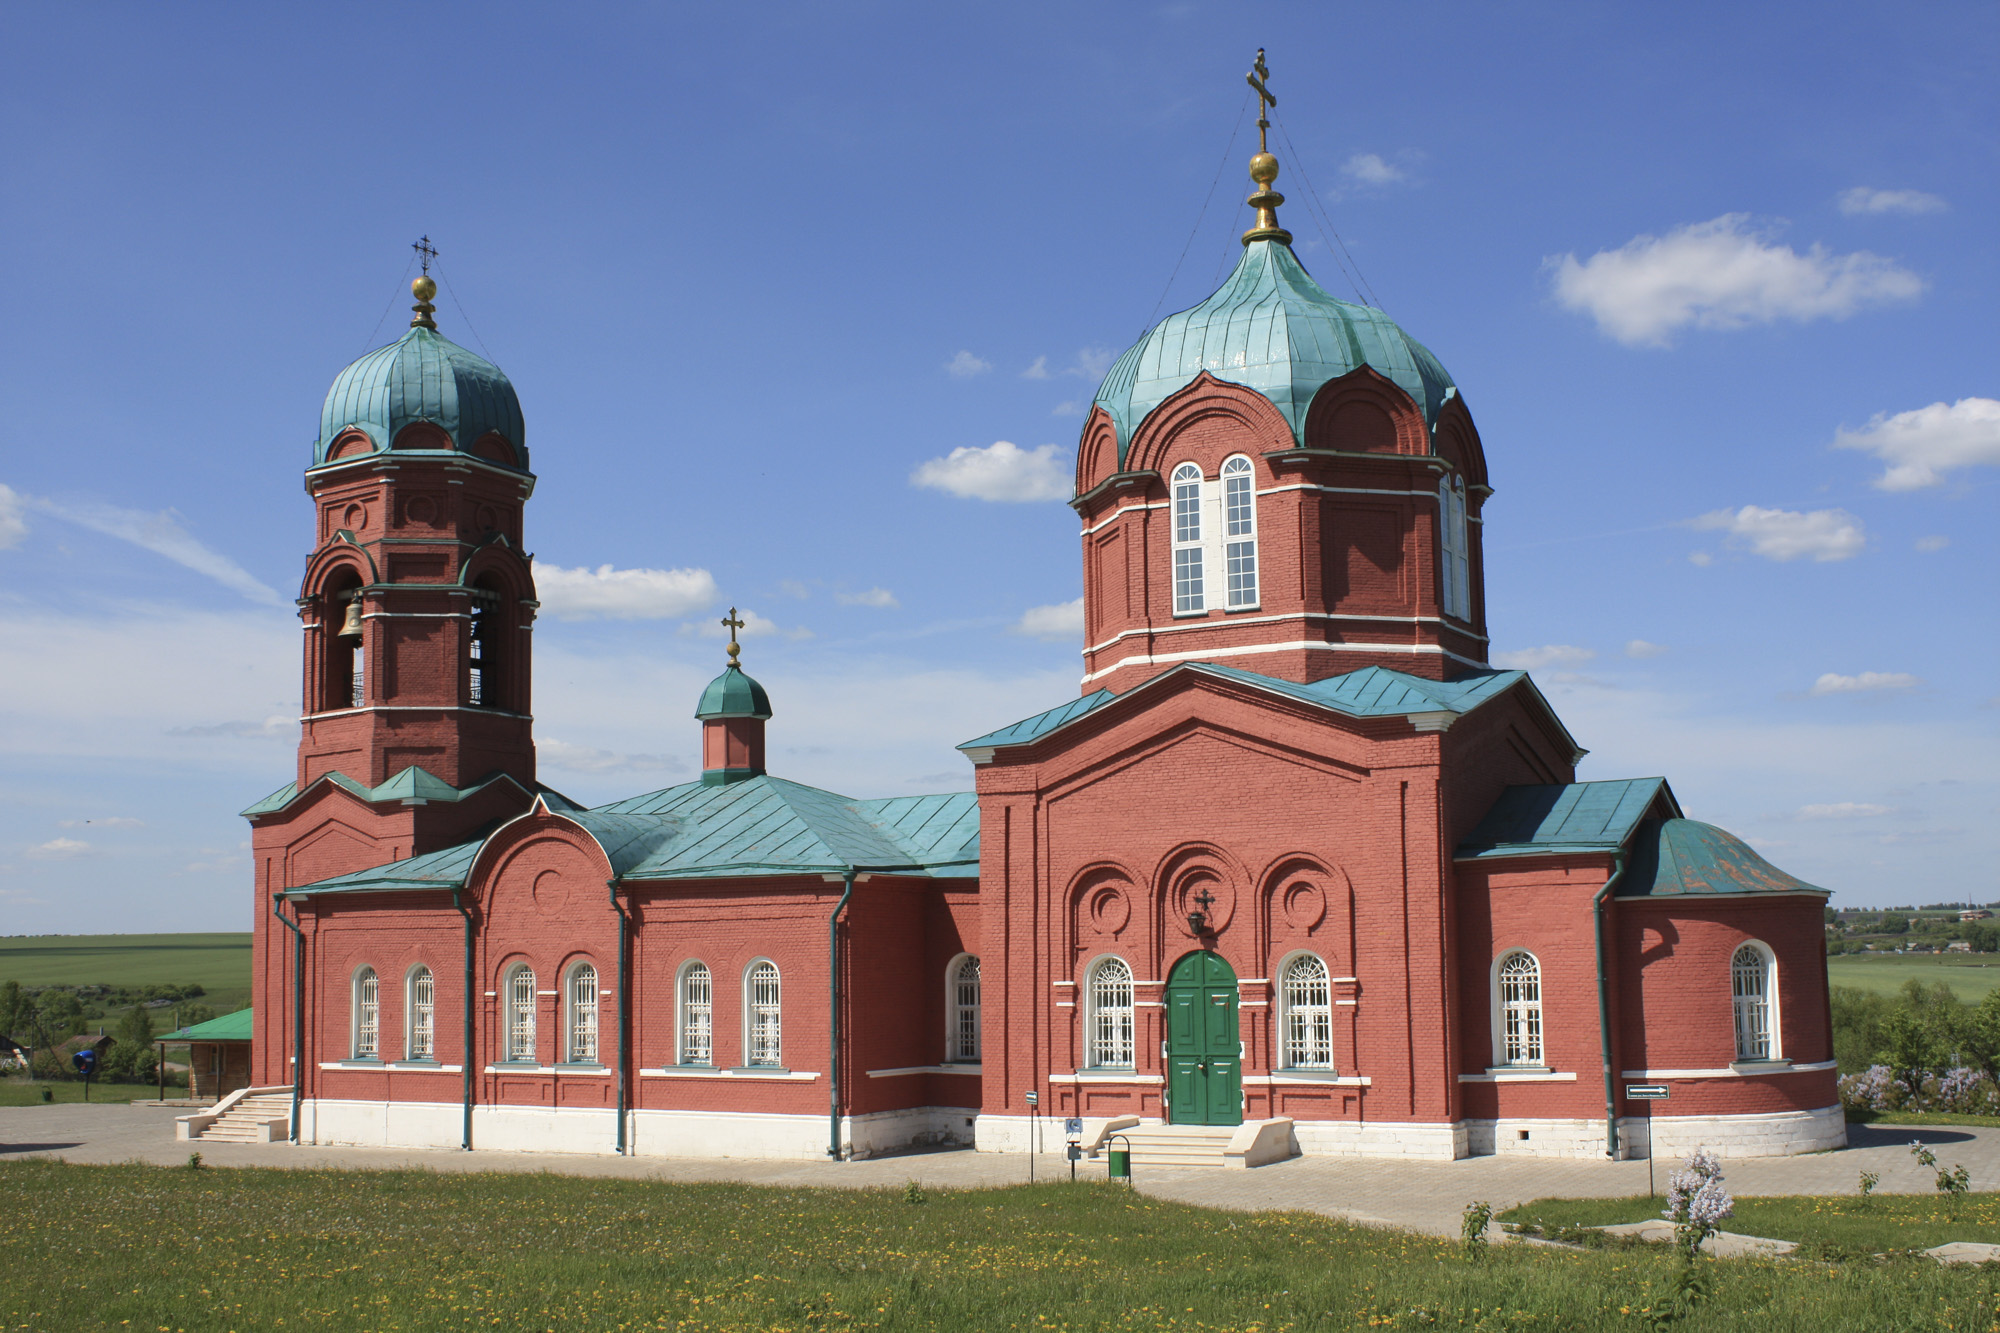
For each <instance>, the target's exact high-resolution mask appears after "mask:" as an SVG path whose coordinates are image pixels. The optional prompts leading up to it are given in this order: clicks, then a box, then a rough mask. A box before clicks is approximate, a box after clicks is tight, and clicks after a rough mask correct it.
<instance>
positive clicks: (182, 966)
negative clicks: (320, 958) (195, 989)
mask: <svg viewBox="0 0 2000 1333" xmlns="http://www.w3.org/2000/svg"><path fill="white" fill-rule="evenodd" d="M0 981H18V982H20V983H21V984H22V985H23V986H156V985H169V984H172V985H187V984H189V983H190V982H192V983H195V984H198V985H199V986H201V988H202V989H203V990H204V991H206V992H207V994H205V995H203V996H202V997H201V999H200V1000H199V1001H198V1003H201V1004H205V1005H207V1006H209V1007H210V1008H211V1009H213V1010H215V1012H216V1013H218V1014H227V1013H233V1012H234V1011H236V1010H238V1009H243V1008H247V1007H248V1006H249V1004H250V933H249V932H248V931H241V932H222V933H216V934H205V935H204V934H188V935H11V936H0ZM151 1012H152V1017H153V1030H154V1031H156V1032H157V1031H161V1030H162V1029H164V1028H165V1027H166V1025H167V1024H168V1023H169V1022H170V1021H171V1020H172V1018H173V1011H172V1009H171V1008H161V1009H155V1010H152V1011H151Z"/></svg>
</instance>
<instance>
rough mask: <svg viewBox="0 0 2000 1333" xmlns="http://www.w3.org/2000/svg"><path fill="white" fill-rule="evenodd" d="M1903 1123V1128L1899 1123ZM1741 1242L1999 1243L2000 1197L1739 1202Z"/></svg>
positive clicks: (1555, 1214) (1542, 1210)
mask: <svg viewBox="0 0 2000 1333" xmlns="http://www.w3.org/2000/svg"><path fill="white" fill-rule="evenodd" d="M1895 1123H1900V1122H1895ZM1665 1206H1666V1201H1665V1200H1664V1199H1662V1198H1656V1199H1647V1198H1645V1197H1644V1196H1643V1195H1641V1196H1635V1197H1633V1198H1629V1199H1536V1200H1535V1201H1534V1202H1533V1203H1524V1204H1522V1205H1521V1206H1520V1207H1518V1208H1510V1209H1508V1210H1507V1211H1506V1212H1504V1213H1501V1214H1499V1215H1498V1218H1497V1220H1498V1221H1500V1222H1503V1223H1505V1222H1513V1223H1521V1222H1534V1223H1537V1224H1539V1225H1540V1226H1541V1227H1542V1228H1543V1230H1545V1231H1546V1230H1548V1229H1550V1228H1553V1227H1559V1226H1579V1227H1608V1226H1616V1225H1618V1224H1620V1223H1624V1222H1644V1221H1648V1220H1650V1219H1652V1218H1655V1217H1658V1216H1660V1210H1661V1209H1662V1208H1664V1207H1665ZM1722 1227H1723V1229H1724V1230H1725V1231H1733V1232H1735V1233H1736V1234H1737V1235H1739V1236H1763V1237H1766V1238H1768V1239H1770V1240H1793V1241H1797V1242H1799V1244H1801V1245H1806V1246H1811V1247H1813V1248H1814V1249H1815V1250H1817V1251H1819V1252H1822V1253H1824V1252H1825V1251H1826V1250H1828V1249H1836V1250H1847V1251H1853V1252H1857V1253H1859V1254H1878V1253H1880V1252H1882V1251H1884V1250H1927V1249H1929V1248H1930V1247H1931V1246H1933V1245H1943V1244H1945V1243H1946V1242H1947V1241H1954V1240H1970V1241H1978V1242H1980V1243H1982V1244H1988V1245H1991V1244H1994V1243H1995V1242H2000V1194H1967V1195H1965V1196H1963V1197H1961V1198H1960V1199H1959V1200H1958V1201H1957V1202H1956V1203H1953V1202H1952V1201H1950V1200H1948V1199H1945V1198H1943V1197H1941V1196H1939V1195H1935V1194H1887V1195H1876V1196H1875V1197H1873V1198H1870V1199H1863V1198H1861V1197H1860V1196H1859V1195H1858V1194H1855V1195H1846V1196H1837V1197H1820V1198H1814V1197H1810V1196H1801V1197H1796V1198H1791V1197H1787V1198H1770V1199H1738V1200H1737V1201H1736V1208H1735V1213H1734V1215H1733V1216H1731V1217H1730V1218H1729V1219H1728V1220H1727V1221H1725V1222H1724V1223H1723V1224H1722Z"/></svg>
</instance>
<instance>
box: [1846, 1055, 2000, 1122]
mask: <svg viewBox="0 0 2000 1333" xmlns="http://www.w3.org/2000/svg"><path fill="white" fill-rule="evenodd" d="M1840 1104H1841V1105H1842V1106H1846V1107H1851V1108H1853V1109H1855V1110H1861V1111H1953V1112H1957V1113H1958V1114H1960V1115H2000V1084H1996V1083H1995V1082H1994V1081H1993V1076H1992V1075H1990V1074H1988V1073H1987V1072H1986V1071H1985V1070H1983V1069H1967V1068H1962V1067H1961V1068H1958V1069H1949V1070H1946V1071H1945V1072H1944V1073H1942V1074H1922V1075H1913V1076H1911V1077H1910V1078H1897V1077H1896V1071H1895V1070H1893V1069H1891V1068H1889V1066H1887V1065H1871V1066H1870V1067H1869V1069H1868V1072H1867V1073H1865V1074H1847V1075H1844V1076H1843V1077H1842V1078H1841V1080H1840Z"/></svg>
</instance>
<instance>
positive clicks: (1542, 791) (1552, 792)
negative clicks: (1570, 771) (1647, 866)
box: [1457, 778, 1680, 860]
mask: <svg viewBox="0 0 2000 1333" xmlns="http://www.w3.org/2000/svg"><path fill="white" fill-rule="evenodd" d="M1662 797H1664V798H1665V805H1664V807H1663V809H1665V810H1668V811H1671V812H1672V813H1673V814H1676V815H1678V814H1679V813H1680V805H1679V804H1678V803H1677V802H1676V801H1675V800H1674V794H1673V792H1672V790H1671V789H1669V788H1668V786H1667V780H1666V779H1665V778H1627V779H1621V780H1618V781H1613V782H1570V783H1553V784H1548V785H1535V786H1521V787H1509V788H1507V790H1505V791H1503V792H1501V793H1500V799H1499V800H1497V801H1495V802H1494V803H1493V808H1492V809H1490V810H1488V811H1487V812H1486V815H1485V817H1484V818H1483V819H1481V820H1480V821H1479V826H1478V827H1477V828H1475V829H1473V830H1472V833H1471V834H1470V835H1469V836H1468V837H1467V838H1466V840H1465V841H1464V842H1462V843H1460V844H1459V847H1458V852H1457V856H1458V859H1460V860H1478V859H1480V858H1484V857H1496V856H1537V855H1546V854H1549V853H1552V852H1553V853H1558V854H1562V853H1574V852H1612V851H1616V850H1617V849H1618V848H1620V847H1623V846H1624V845H1625V840H1626V839H1627V838H1630V837H1631V836H1632V831H1633V830H1634V829H1635V828H1637V827H1638V826H1639V821H1640V820H1642V819H1644V818H1645V817H1646V812H1647V811H1649V810H1651V809H1653V807H1654V804H1655V803H1656V802H1658V801H1660V799H1661V798H1662Z"/></svg>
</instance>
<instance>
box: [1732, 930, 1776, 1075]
mask: <svg viewBox="0 0 2000 1333" xmlns="http://www.w3.org/2000/svg"><path fill="white" fill-rule="evenodd" d="M1745 954H1749V955H1752V956H1753V957H1754V959H1755V960H1756V961H1755V967H1754V971H1753V970H1752V969H1748V968H1745V967H1744V955H1745ZM1753 978H1754V980H1755V982H1756V984H1757V985H1758V986H1760V987H1761V993H1757V994H1754V995H1753V994H1746V992H1745V983H1746V982H1750V981H1751V980H1752V979H1753ZM1729 996H1730V1015H1731V1018H1732V1019H1733V1020H1734V1022H1733V1026H1734V1029H1735V1033H1736V1058H1737V1060H1738V1061H1745V1062H1747V1061H1760V1062H1761V1061H1765V1060H1782V1059H1784V1044H1783V1042H1781V1041H1780V1040H1779V1033H1780V1031H1781V1029H1780V1027H1779V1025H1778V955H1777V954H1776V952H1774V951H1773V950H1772V948H1771V946H1770V945H1768V944H1766V943H1764V942H1763V941H1762V940H1745V941H1743V943H1741V944H1739V945H1737V946H1736V949H1735V951H1734V952H1733V953H1731V954H1730V956H1729ZM1759 1008H1761V1009H1762V1010H1763V1013H1762V1018H1763V1021H1764V1033H1763V1037H1764V1050H1763V1051H1762V1052H1761V1053H1760V1052H1757V1051H1755V1050H1752V1049H1750V1047H1752V1046H1754V1045H1755V1042H1754V1040H1753V1041H1751V1042H1747V1043H1746V1042H1745V1040H1744V1036H1745V1023H1746V1020H1748V1021H1750V1022H1753V1023H1754V1021H1755V1019H1756V1018H1757V1017H1758V1015H1757V1013H1756V1011H1757V1009H1759ZM1751 1035H1752V1036H1753V1038H1754V1036H1755V1033H1754V1030H1753V1031H1752V1033H1751Z"/></svg>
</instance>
